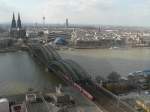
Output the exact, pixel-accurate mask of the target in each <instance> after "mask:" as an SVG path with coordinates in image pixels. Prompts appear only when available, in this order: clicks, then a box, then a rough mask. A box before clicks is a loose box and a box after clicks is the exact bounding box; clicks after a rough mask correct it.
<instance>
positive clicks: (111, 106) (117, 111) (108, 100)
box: [82, 85, 134, 112]
mask: <svg viewBox="0 0 150 112" xmlns="http://www.w3.org/2000/svg"><path fill="white" fill-rule="evenodd" d="M82 87H83V88H85V89H86V90H87V91H88V92H89V93H91V94H92V95H93V96H94V97H95V100H94V102H95V104H97V106H99V107H100V108H102V109H103V110H105V111H104V112H106V111H107V112H134V111H133V110H131V109H130V108H128V107H127V106H125V105H124V104H122V103H121V102H120V103H118V100H116V99H115V98H113V97H111V96H110V95H109V94H106V93H105V92H104V91H103V90H100V89H97V88H96V87H95V86H94V85H82Z"/></svg>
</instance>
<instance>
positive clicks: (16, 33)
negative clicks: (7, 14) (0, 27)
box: [10, 13, 26, 39]
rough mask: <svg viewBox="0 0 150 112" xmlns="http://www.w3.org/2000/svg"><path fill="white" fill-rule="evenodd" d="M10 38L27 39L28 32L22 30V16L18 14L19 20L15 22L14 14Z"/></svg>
mask: <svg viewBox="0 0 150 112" xmlns="http://www.w3.org/2000/svg"><path fill="white" fill-rule="evenodd" d="M10 37H12V38H16V39H19V38H22V39H23V38H25V37H26V30H25V29H24V28H22V23H21V19H20V14H19V13H18V20H17V22H16V20H15V14H14V13H13V18H12V23H11V28H10Z"/></svg>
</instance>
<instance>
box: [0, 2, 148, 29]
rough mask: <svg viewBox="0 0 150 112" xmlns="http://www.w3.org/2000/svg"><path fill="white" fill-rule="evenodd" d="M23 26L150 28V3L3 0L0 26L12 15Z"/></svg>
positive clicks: (0, 8) (0, 10)
mask: <svg viewBox="0 0 150 112" xmlns="http://www.w3.org/2000/svg"><path fill="white" fill-rule="evenodd" d="M13 12H15V14H16V15H17V13H18V12H20V13H21V17H22V20H23V22H25V23H27V22H30V23H32V22H34V23H35V22H38V23H42V17H43V16H45V17H46V22H47V23H63V22H65V18H68V19H69V22H70V23H78V24H107V25H130V26H132V25H133V26H150V0H0V22H10V21H11V18H12V13H13Z"/></svg>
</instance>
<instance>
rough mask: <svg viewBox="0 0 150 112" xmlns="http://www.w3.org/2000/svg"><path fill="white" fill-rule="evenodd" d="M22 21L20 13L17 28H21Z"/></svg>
mask: <svg viewBox="0 0 150 112" xmlns="http://www.w3.org/2000/svg"><path fill="white" fill-rule="evenodd" d="M21 27H22V26H21V19H20V14H19V13H18V20H17V28H21Z"/></svg>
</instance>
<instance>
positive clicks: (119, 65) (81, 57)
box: [59, 48, 150, 78]
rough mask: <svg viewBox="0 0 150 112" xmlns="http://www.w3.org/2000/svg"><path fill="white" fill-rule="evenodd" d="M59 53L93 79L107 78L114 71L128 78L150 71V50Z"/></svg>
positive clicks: (77, 50)
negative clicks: (137, 73) (131, 75)
mask: <svg viewBox="0 0 150 112" xmlns="http://www.w3.org/2000/svg"><path fill="white" fill-rule="evenodd" d="M59 53H60V54H61V56H62V57H63V58H65V59H72V60H74V61H76V62H77V63H78V64H79V65H81V66H82V67H83V68H84V69H85V70H86V71H88V73H89V74H90V75H91V76H93V77H95V76H98V75H100V76H103V77H105V78H106V77H107V75H108V74H109V73H111V72H112V71H116V72H118V73H120V74H121V75H122V76H127V75H128V74H129V73H131V72H134V71H138V70H147V69H150V48H130V49H90V50H89V49H75V50H60V51H59Z"/></svg>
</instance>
